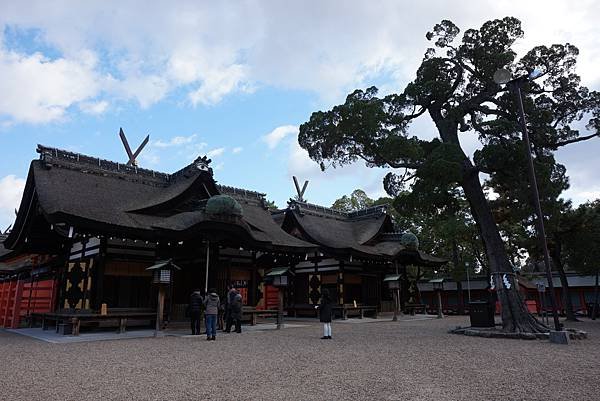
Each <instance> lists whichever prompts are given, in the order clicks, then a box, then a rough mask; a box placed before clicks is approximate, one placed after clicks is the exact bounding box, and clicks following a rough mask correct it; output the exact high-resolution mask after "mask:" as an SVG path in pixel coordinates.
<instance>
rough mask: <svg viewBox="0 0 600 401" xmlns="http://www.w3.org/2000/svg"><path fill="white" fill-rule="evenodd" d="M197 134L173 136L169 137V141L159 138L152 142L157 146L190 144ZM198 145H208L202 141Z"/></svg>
mask: <svg viewBox="0 0 600 401" xmlns="http://www.w3.org/2000/svg"><path fill="white" fill-rule="evenodd" d="M197 136H198V135H197V134H192V135H190V136H174V137H173V138H171V139H169V140H168V141H167V142H165V141H162V140H160V139H159V140H156V141H154V142H152V146H155V147H157V148H170V147H173V146H182V145H188V144H191V143H193V142H194V141H195V139H196V137H197ZM198 145H200V146H201V147H204V146H206V144H205V143H200V144H198Z"/></svg>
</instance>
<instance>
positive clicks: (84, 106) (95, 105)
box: [79, 100, 108, 115]
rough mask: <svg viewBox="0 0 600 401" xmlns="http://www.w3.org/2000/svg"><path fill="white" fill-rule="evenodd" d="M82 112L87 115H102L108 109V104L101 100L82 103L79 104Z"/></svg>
mask: <svg viewBox="0 0 600 401" xmlns="http://www.w3.org/2000/svg"><path fill="white" fill-rule="evenodd" d="M79 108H80V109H81V111H83V112H84V113H87V114H93V115H100V114H103V113H104V112H105V111H106V109H107V108H108V102H107V101H106V100H101V101H99V102H82V103H80V104H79Z"/></svg>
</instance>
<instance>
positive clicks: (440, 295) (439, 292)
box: [437, 290, 444, 319]
mask: <svg viewBox="0 0 600 401" xmlns="http://www.w3.org/2000/svg"><path fill="white" fill-rule="evenodd" d="M437 299H438V315H437V317H438V319H442V318H443V317H444V313H443V312H442V291H440V290H437Z"/></svg>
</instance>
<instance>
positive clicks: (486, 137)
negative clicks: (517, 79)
mask: <svg viewBox="0 0 600 401" xmlns="http://www.w3.org/2000/svg"><path fill="white" fill-rule="evenodd" d="M459 32H460V31H459V29H458V27H457V26H456V25H454V24H453V23H452V22H451V21H447V20H444V21H442V22H441V23H440V24H437V25H436V26H435V27H434V28H433V31H432V32H428V33H427V35H426V36H427V39H429V40H433V41H434V44H435V48H431V49H428V50H427V51H426V53H425V56H424V58H423V61H422V63H421V66H420V67H419V69H418V70H417V73H416V78H415V79H414V80H413V81H412V82H411V83H409V84H408V85H407V87H406V88H405V90H404V91H403V92H402V93H400V94H391V95H388V96H385V97H383V98H379V97H377V92H378V91H377V88H375V87H371V88H369V89H367V90H366V91H363V90H356V91H354V92H353V93H351V94H350V95H348V97H347V98H346V102H345V103H344V104H342V105H339V106H335V107H334V108H333V109H332V110H330V111H326V112H322V111H319V112H315V113H313V114H312V115H311V117H310V120H309V121H308V122H306V123H304V124H302V125H301V126H300V133H299V136H298V142H299V144H300V146H301V147H302V148H304V149H306V150H307V151H308V153H309V156H310V157H311V158H312V159H313V160H315V161H316V162H318V163H320V165H321V168H322V169H325V168H326V162H327V165H329V166H333V167H335V166H338V165H344V164H348V163H352V162H355V161H357V160H364V161H365V162H366V164H367V165H368V166H371V167H386V168H392V169H395V170H397V172H398V173H389V174H388V175H387V176H386V179H385V182H384V184H385V187H386V190H387V191H388V193H389V194H390V195H394V196H397V195H398V194H399V193H401V192H402V191H406V190H408V189H409V190H410V192H413V193H417V194H422V193H428V197H429V198H430V199H432V198H433V199H434V200H435V201H436V203H437V204H440V203H443V202H442V200H443V199H444V198H447V197H449V196H450V197H451V194H450V195H449V192H452V191H456V190H458V189H459V188H460V190H461V191H462V194H463V195H464V198H465V199H466V200H467V202H468V205H469V208H470V211H471V215H472V216H473V219H474V221H475V223H476V224H477V227H478V230H479V234H480V238H481V240H482V243H483V247H484V249H485V253H486V256H487V265H488V268H489V270H490V273H491V274H492V275H493V277H494V280H495V282H496V287H497V288H498V296H499V300H500V302H501V304H502V323H503V329H504V330H505V331H509V332H547V331H548V328H547V327H546V326H544V325H543V324H541V323H540V322H539V321H538V320H537V319H536V318H535V317H534V316H532V315H531V314H530V313H529V312H528V311H527V309H526V307H525V305H524V302H523V299H522V297H521V295H520V294H519V291H518V285H517V283H516V282H515V280H514V276H513V266H512V264H511V260H510V258H509V254H508V252H507V249H506V247H505V243H504V241H503V238H502V236H501V233H500V230H499V227H498V225H497V224H496V221H495V220H494V215H493V214H492V208H491V205H490V203H489V202H488V199H487V198H486V195H485V192H484V190H483V187H482V183H481V181H480V178H479V174H480V173H482V172H485V173H487V174H493V173H494V171H492V170H490V163H486V161H487V160H486V155H487V154H489V153H490V152H492V153H494V151H493V149H492V148H490V146H493V145H495V144H502V143H504V142H505V141H507V140H511V139H513V138H519V137H520V133H519V124H518V119H517V113H516V107H515V104H514V96H513V95H512V93H510V92H509V90H508V89H507V88H505V87H501V86H499V85H497V84H496V83H494V80H493V76H494V73H495V72H496V71H497V70H498V69H500V68H508V69H510V70H511V71H512V72H513V73H514V74H515V75H516V76H520V75H522V74H525V73H528V72H530V71H532V70H533V69H534V68H538V69H539V70H541V75H540V77H539V79H538V80H537V81H536V82H531V83H530V84H529V87H528V88H526V91H525V99H524V103H525V108H526V113H527V114H528V115H529V116H530V118H531V116H535V117H533V118H532V120H531V121H534V122H535V124H537V125H532V124H531V123H530V126H529V129H530V131H531V140H532V142H533V144H534V153H533V155H534V157H536V158H537V157H539V156H540V155H543V154H551V153H552V152H553V151H555V150H556V149H558V148H559V147H562V146H565V145H567V144H570V143H574V142H578V141H582V140H587V139H590V138H593V137H595V136H598V130H599V128H600V95H599V94H598V93H596V92H592V91H589V90H588V89H587V88H585V87H583V86H581V85H580V78H579V76H578V75H577V74H576V73H575V70H574V68H575V64H576V58H577V54H578V50H577V48H576V47H575V46H572V45H570V44H566V45H552V46H550V47H547V46H537V47H535V48H533V49H532V50H530V51H529V52H528V53H527V54H526V55H525V56H524V57H522V58H521V59H517V57H516V53H515V51H514V50H513V45H514V43H515V41H516V40H517V39H519V38H520V37H522V36H523V31H522V29H521V23H520V21H519V20H517V19H516V18H510V17H507V18H503V19H498V20H493V21H488V22H486V23H484V24H483V26H482V27H481V28H480V29H469V30H467V31H465V33H464V35H463V37H462V40H460V41H457V37H458V34H459ZM457 42H458V43H457ZM425 114H428V115H429V117H430V118H431V120H432V121H433V123H434V125H435V127H436V130H437V134H438V137H437V138H435V139H433V140H424V139H419V138H418V137H416V136H409V134H408V128H409V126H410V123H411V122H412V121H413V120H415V119H416V118H419V117H420V116H422V115H425ZM587 116H591V118H590V119H589V121H588V127H589V128H590V129H591V130H594V131H595V132H594V133H592V134H589V135H584V136H581V135H580V133H579V131H578V130H576V129H574V128H573V127H572V125H573V123H575V122H577V121H580V120H582V119H583V118H587ZM473 134H475V135H478V138H479V139H480V141H481V143H482V145H483V148H482V150H481V151H480V152H477V154H476V155H475V157H474V160H471V159H469V157H468V156H467V155H466V154H465V152H464V150H463V148H462V146H461V143H460V140H459V136H460V135H473ZM519 152H521V153H522V152H523V151H522V149H521V150H519ZM520 173H521V174H525V172H524V171H522V172H520ZM417 196H418V195H417ZM505 282H508V284H509V285H508V286H507V285H504V283H505Z"/></svg>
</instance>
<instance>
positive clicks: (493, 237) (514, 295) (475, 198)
mask: <svg viewBox="0 0 600 401" xmlns="http://www.w3.org/2000/svg"><path fill="white" fill-rule="evenodd" d="M429 115H430V116H431V118H432V120H433V122H434V123H435V125H436V127H437V129H438V132H439V134H440V138H441V140H442V142H444V143H449V144H453V145H456V146H458V147H459V148H460V149H461V151H462V148H461V147H460V141H459V140H458V120H457V119H456V118H452V116H449V117H444V116H443V113H442V110H441V108H440V106H439V104H435V105H432V106H430V107H429ZM463 157H464V159H463V161H462V166H461V167H462V178H461V180H460V182H459V184H460V186H461V187H462V189H463V191H464V193H465V197H466V198H467V201H468V202H469V206H470V209H471V214H472V215H473V218H474V219H475V222H476V223H477V227H478V228H479V232H480V234H481V239H482V241H483V245H484V248H485V253H486V255H487V259H488V262H489V266H488V267H489V269H490V274H491V275H492V278H493V280H494V284H495V286H496V291H497V294H498V299H499V300H500V304H501V305H502V329H503V330H504V331H506V332H514V333H547V332H549V331H550V329H549V328H548V327H547V326H546V325H544V324H543V323H541V322H539V321H538V320H537V319H536V318H535V316H533V315H532V314H531V313H529V311H528V310H527V308H526V306H525V302H524V301H523V297H522V296H521V294H520V293H519V286H518V283H517V282H516V280H515V275H514V272H513V268H512V266H511V264H510V260H509V258H508V254H507V253H506V249H505V248H504V243H503V242H502V238H501V237H500V230H499V229H498V226H497V225H496V222H495V221H494V218H493V216H492V210H491V208H490V205H489V203H488V201H487V199H486V198H485V194H484V193H483V188H482V187H481V182H480V181H479V171H478V170H477V169H476V168H475V166H473V163H472V162H471V160H469V158H468V157H467V156H466V155H465V154H464V151H463ZM505 281H506V283H507V284H508V285H505Z"/></svg>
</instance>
